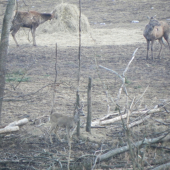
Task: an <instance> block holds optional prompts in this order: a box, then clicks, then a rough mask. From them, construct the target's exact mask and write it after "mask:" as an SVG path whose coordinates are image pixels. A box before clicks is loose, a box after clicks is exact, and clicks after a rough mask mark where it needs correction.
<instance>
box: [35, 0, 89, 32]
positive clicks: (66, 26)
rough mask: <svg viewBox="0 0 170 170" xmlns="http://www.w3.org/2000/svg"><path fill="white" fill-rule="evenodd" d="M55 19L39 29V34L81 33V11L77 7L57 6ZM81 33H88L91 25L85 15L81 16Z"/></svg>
mask: <svg viewBox="0 0 170 170" xmlns="http://www.w3.org/2000/svg"><path fill="white" fill-rule="evenodd" d="M52 13H53V14H54V17H55V19H53V20H52V21H49V22H45V23H44V24H42V25H40V26H39V27H38V29H37V32H38V33H55V32H60V31H61V32H69V33H76V32H78V31H79V9H78V8H77V6H75V5H72V4H67V3H62V4H60V5H57V6H56V7H55V8H54V10H53V12H52ZM81 31H82V32H83V33H88V32H89V31H90V24H89V22H88V19H87V17H86V16H85V15H83V14H81Z"/></svg>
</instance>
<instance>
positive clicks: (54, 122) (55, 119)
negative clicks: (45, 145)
mask: <svg viewBox="0 0 170 170" xmlns="http://www.w3.org/2000/svg"><path fill="white" fill-rule="evenodd" d="M80 116H85V115H84V112H83V106H81V107H80V108H79V107H78V108H77V109H76V110H75V114H74V115H73V116H72V117H70V116H65V115H62V114H59V113H52V114H51V115H50V123H51V129H50V142H51V143H53V142H52V137H51V133H52V131H53V130H54V132H55V134H56V136H57V137H58V139H59V140H60V141H62V140H61V138H60V137H59V135H58V133H57V131H58V128H59V127H62V128H65V129H66V134H67V141H68V143H69V142H70V138H71V136H70V131H71V129H72V128H75V127H76V125H77V122H78V121H79V120H80Z"/></svg>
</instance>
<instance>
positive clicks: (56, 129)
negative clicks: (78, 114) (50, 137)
mask: <svg viewBox="0 0 170 170" xmlns="http://www.w3.org/2000/svg"><path fill="white" fill-rule="evenodd" d="M57 132H58V126H56V128H55V135H56V136H57V138H58V139H59V140H60V142H61V141H62V140H61V138H60V136H59V135H58V133H57Z"/></svg>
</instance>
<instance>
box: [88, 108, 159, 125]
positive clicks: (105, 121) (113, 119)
mask: <svg viewBox="0 0 170 170" xmlns="http://www.w3.org/2000/svg"><path fill="white" fill-rule="evenodd" d="M160 111H161V108H156V109H150V110H145V111H135V112H132V113H131V115H134V114H140V115H143V114H146V113H147V114H152V113H156V112H160ZM127 116H128V114H127V113H126V114H124V115H122V116H118V117H115V118H112V119H108V120H103V121H102V119H103V118H101V119H99V120H96V121H94V122H92V123H91V126H98V125H100V126H101V125H106V124H111V123H114V122H116V121H119V120H121V119H122V118H123V119H124V118H126V117H127Z"/></svg>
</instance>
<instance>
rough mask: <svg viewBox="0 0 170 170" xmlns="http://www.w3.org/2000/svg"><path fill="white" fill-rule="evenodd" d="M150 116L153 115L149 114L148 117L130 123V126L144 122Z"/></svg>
mask: <svg viewBox="0 0 170 170" xmlns="http://www.w3.org/2000/svg"><path fill="white" fill-rule="evenodd" d="M150 117H151V115H147V116H146V117H144V118H142V119H140V120H138V121H135V122H133V123H131V124H129V128H131V127H133V126H136V125H139V124H141V123H142V122H144V121H145V120H146V119H149V118H150Z"/></svg>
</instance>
